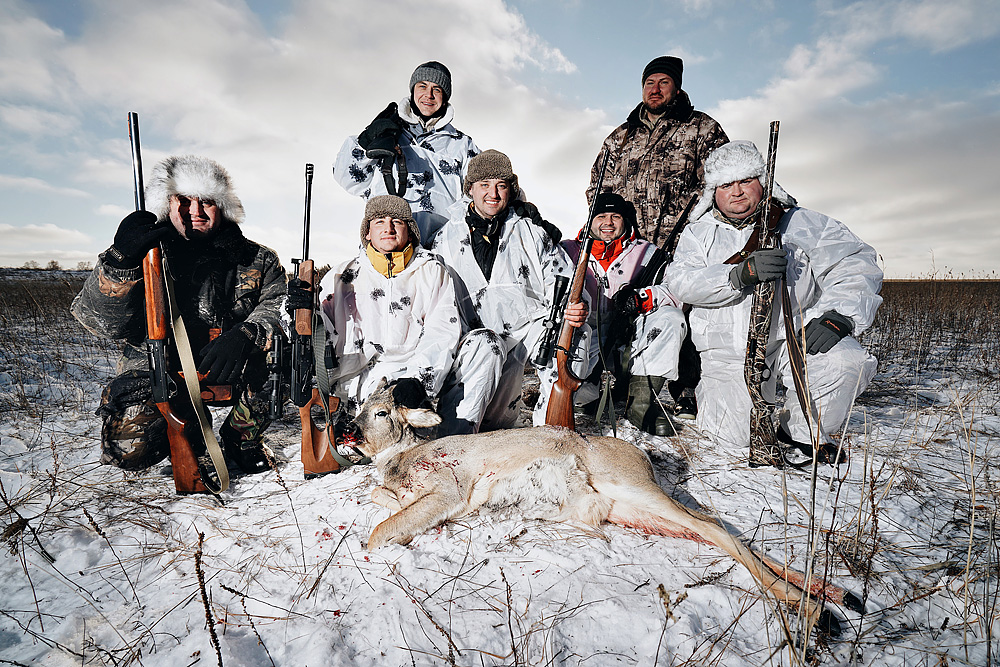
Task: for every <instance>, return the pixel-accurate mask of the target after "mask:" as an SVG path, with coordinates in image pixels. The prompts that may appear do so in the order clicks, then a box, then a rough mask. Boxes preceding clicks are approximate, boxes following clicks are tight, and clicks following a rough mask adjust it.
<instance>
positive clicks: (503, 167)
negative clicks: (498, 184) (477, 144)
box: [465, 148, 518, 200]
mask: <svg viewBox="0 0 1000 667" xmlns="http://www.w3.org/2000/svg"><path fill="white" fill-rule="evenodd" d="M488 178H498V179H500V180H502V181H506V182H507V185H509V186H510V189H511V190H512V192H511V195H510V198H511V199H512V200H513V199H516V198H517V194H518V189H517V174H515V173H514V167H513V166H511V164H510V158H509V157H507V156H506V155H504V154H503V153H501V152H500V151H495V150H493V149H492V148H491V149H490V150H486V151H483V152H482V153H480V154H479V155H477V156H476V157H474V158H472V159H471V160H469V169H468V171H466V173H465V194H469V193H470V192H471V191H472V184H473V183H476V182H478V181H485V180H486V179H488Z"/></svg>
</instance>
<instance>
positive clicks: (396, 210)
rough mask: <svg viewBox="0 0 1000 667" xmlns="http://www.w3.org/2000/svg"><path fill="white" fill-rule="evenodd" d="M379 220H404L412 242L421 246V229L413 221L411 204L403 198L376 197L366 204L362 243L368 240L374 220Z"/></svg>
mask: <svg viewBox="0 0 1000 667" xmlns="http://www.w3.org/2000/svg"><path fill="white" fill-rule="evenodd" d="M379 218H392V219H394V220H402V221H403V222H405V223H406V226H407V228H409V230H410V241H411V242H412V243H413V245H415V246H416V245H420V229H419V228H418V227H417V223H416V222H415V221H414V220H413V212H412V211H411V210H410V204H409V203H407V201H406V200H405V199H403V198H402V197H397V196H396V195H375V196H374V197H372V198H371V199H369V200H368V203H367V204H365V217H364V219H363V220H362V221H361V242H362V243H364V242H365V241H367V240H368V232H369V230H370V229H371V225H372V220H378V219H379Z"/></svg>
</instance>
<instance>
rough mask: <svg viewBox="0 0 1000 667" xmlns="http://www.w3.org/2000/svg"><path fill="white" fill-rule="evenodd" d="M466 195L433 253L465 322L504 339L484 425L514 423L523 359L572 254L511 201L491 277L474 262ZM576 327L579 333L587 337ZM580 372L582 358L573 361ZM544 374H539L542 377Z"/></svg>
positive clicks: (538, 409) (537, 415)
mask: <svg viewBox="0 0 1000 667" xmlns="http://www.w3.org/2000/svg"><path fill="white" fill-rule="evenodd" d="M469 204H470V201H469V199H468V198H465V199H463V201H461V202H459V203H456V204H455V206H454V207H453V208H452V211H451V212H452V216H451V219H450V220H449V221H448V222H447V224H445V225H444V227H442V228H441V231H440V232H439V233H438V235H437V237H436V238H435V239H434V245H433V247H432V250H433V252H435V253H438V254H439V255H440V256H441V258H442V260H444V263H445V264H446V265H448V267H450V268H451V269H452V271H453V274H454V275H455V277H456V281H455V283H456V284H455V288H456V291H457V293H458V302H459V308H460V310H461V313H462V318H463V320H464V321H465V322H466V326H467V327H469V328H478V327H486V328H488V329H490V330H492V331H493V332H495V333H496V334H497V335H498V336H499V337H500V339H501V340H502V341H503V348H504V353H505V355H506V359H505V362H504V366H503V374H502V377H501V379H500V383H499V385H498V387H497V390H496V394H495V395H494V396H493V399H492V401H491V402H490V406H489V408H488V409H487V413H486V417H485V419H484V420H483V430H492V429H500V428H511V427H512V426H514V424H515V422H516V421H517V402H518V399H519V398H520V396H521V384H522V382H523V379H524V365H525V363H527V361H528V359H529V358H530V357H531V356H533V355H534V353H535V351H536V348H537V347H538V343H539V340H540V338H541V333H542V330H543V321H544V319H545V317H546V315H547V314H548V311H549V307H550V303H551V299H552V287H553V284H554V283H555V277H556V276H557V275H565V276H567V277H569V276H570V275H571V273H572V267H571V265H570V261H569V258H568V257H567V256H566V253H565V252H564V251H563V249H562V248H561V247H560V246H559V244H558V243H553V239H552V238H551V237H550V236H549V235H548V233H547V232H546V231H545V229H543V228H542V227H540V226H538V225H536V224H534V223H532V222H531V219H530V218H528V217H524V216H520V215H518V214H517V213H515V211H514V208H515V205H516V204H512V205H511V206H510V207H508V209H507V212H506V213H505V214H504V215H505V216H506V218H505V219H504V222H503V229H502V231H501V233H500V240H499V243H498V246H497V254H496V260H495V262H494V264H493V272H492V275H491V276H490V280H489V282H487V280H486V277H485V276H484V275H483V272H482V269H480V268H479V264H478V263H477V262H476V258H475V256H474V255H473V252H472V240H471V237H470V232H469V225H468V223H467V222H466V220H465V214H466V211H467V209H468V207H469ZM589 334H590V327H589V326H587V325H584V326H583V327H581V329H580V331H579V333H578V336H589ZM574 370H575V372H577V373H581V372H583V370H584V368H583V367H582V364H575V365H574ZM542 375H543V373H539V378H540V379H541V376H542ZM549 390H551V385H550V386H549V387H547V388H546V387H542V388H541V396H540V397H539V401H538V404H537V405H536V406H535V411H534V415H533V421H534V423H535V424H536V425H538V424H544V423H545V400H544V397H546V396H547V395H548V391H549Z"/></svg>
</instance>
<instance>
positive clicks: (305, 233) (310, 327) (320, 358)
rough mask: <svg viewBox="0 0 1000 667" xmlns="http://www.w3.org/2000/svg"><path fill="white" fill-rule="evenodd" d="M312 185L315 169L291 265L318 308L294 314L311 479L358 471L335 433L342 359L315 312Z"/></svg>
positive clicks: (297, 389)
mask: <svg viewBox="0 0 1000 667" xmlns="http://www.w3.org/2000/svg"><path fill="white" fill-rule="evenodd" d="M312 182H313V165H311V164H307V165H306V198H305V216H304V218H303V222H302V258H301V259H293V260H292V264H293V265H294V267H295V274H296V276H297V278H298V279H299V280H300V281H302V283H304V286H305V287H307V288H308V289H310V290H311V291H312V293H313V303H312V307H311V308H299V309H298V310H296V311H295V322H294V327H293V329H292V335H291V346H292V381H291V384H292V389H291V397H292V402H293V403H294V404H295V405H297V406H298V408H299V421H300V422H301V423H302V470H303V473H304V474H305V477H306V479H309V478H311V477H316V476H318V475H325V474H326V473H331V472H339V471H340V470H341V469H342V468H346V467H349V466H351V465H354V462H353V461H351V460H350V459H348V458H346V457H344V456H341V455H340V454H339V453H338V452H337V449H336V442H337V438H336V436H335V434H334V431H335V428H336V425H337V421H338V419H337V418H338V417H339V416H340V399H339V398H337V397H336V396H332V395H331V392H330V376H329V369H332V368H336V367H337V358H336V357H335V356H334V354H333V350H331V349H330V346H329V345H327V344H326V330H325V329H324V326H323V320H322V319H321V318H320V316H319V313H318V312H317V310H316V301H317V293H316V290H317V287H318V285H316V278H317V276H316V272H315V266H314V263H313V260H311V259H309V227H310V210H311V208H312ZM314 378H315V384H314V383H313V379H314ZM313 407H318V408H319V411H320V412H322V414H323V416H324V418H325V422H326V423H325V425H324V427H323V428H320V427H318V426H317V425H316V422H315V420H314V419H313V410H312V409H313ZM365 462H367V461H365ZM359 463H360V461H359Z"/></svg>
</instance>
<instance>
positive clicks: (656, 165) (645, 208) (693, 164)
mask: <svg viewBox="0 0 1000 667" xmlns="http://www.w3.org/2000/svg"><path fill="white" fill-rule="evenodd" d="M642 108H643V105H642V103H640V104H639V106H637V107H636V108H635V109H633V110H632V113H630V114H629V116H628V120H626V121H625V122H624V123H622V124H621V125H619V126H618V127H617V128H616V129H615V131H614V132H612V133H611V134H610V135H608V138H607V139H605V140H604V146H603V147H602V149H601V154H600V155H598V156H597V159H596V160H595V161H594V166H593V168H592V169H591V176H590V186H589V187H588V188H587V202H588V203H589V202H590V201H591V200H592V199H593V196H594V190H595V189H596V187H597V178H598V174H599V170H600V166H601V164H600V163H601V155H603V154H604V151H605V150H607V151H609V155H610V157H609V158H608V170H607V173H606V174H605V175H604V183H603V184H602V186H601V190H602V191H611V192H615V193H617V194H619V195H621V196H622V197H624V198H625V199H627V200H628V201H630V202H632V203H633V204H635V208H636V217H637V218H638V229H639V233H640V234H641V235H642V237H643V238H645V239H646V240H648V241H650V242H651V243H654V244H656V245H658V246H660V247H663V245H664V243H665V242H666V241H667V238H668V236H669V235H670V231H671V230H672V229H673V228H674V226H675V225H676V224H677V219H678V218H679V217H680V216H681V213H683V211H684V207H685V206H687V203H688V201H689V200H690V199H691V197H698V196H699V195H701V191H702V190H703V189H704V187H705V159H706V158H707V157H708V156H709V154H710V153H711V152H712V151H714V150H715V149H716V148H718V147H719V146H721V145H722V144H724V143H726V142H728V141H729V138H728V137H727V136H726V133H725V131H724V130H723V129H722V126H721V125H719V123H717V122H716V121H715V119H713V118H712V117H711V116H709V115H708V114H705V113H702V112H701V111H695V109H694V107H693V106H692V105H691V100H690V99H689V98H688V95H687V93H686V92H684V91H683V90H682V91H680V92H679V93H678V94H677V97H676V98H675V99H674V101H673V102H672V103H671V106H670V108H669V109H668V110H667V111H666V113H665V114H664V115H663V117H662V118H660V121H659V122H658V123H657V124H656V125H655V126H654V127H653V129H652V130H650V128H649V127H648V126H647V125H646V124H645V123H644V122H643V121H642V120H641V117H640V114H641V113H642ZM664 250H666V251H667V252H668V253H669V252H670V250H671V248H664Z"/></svg>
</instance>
